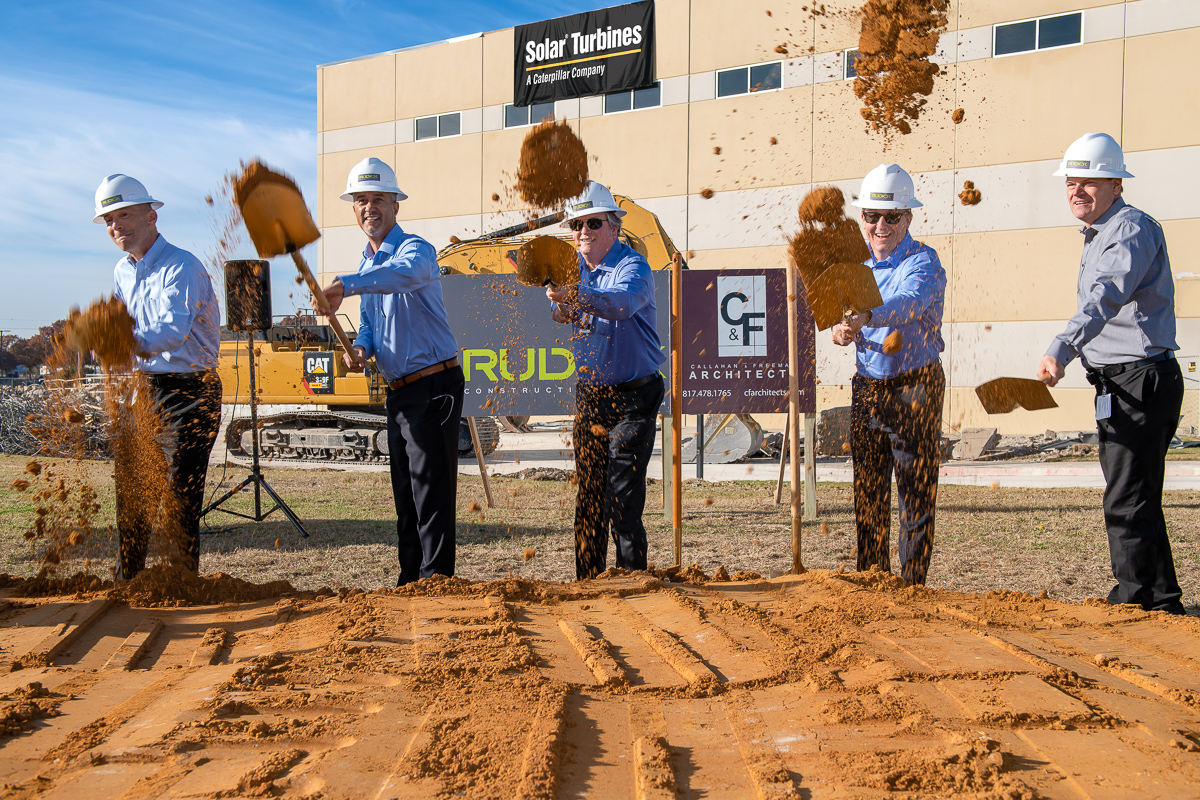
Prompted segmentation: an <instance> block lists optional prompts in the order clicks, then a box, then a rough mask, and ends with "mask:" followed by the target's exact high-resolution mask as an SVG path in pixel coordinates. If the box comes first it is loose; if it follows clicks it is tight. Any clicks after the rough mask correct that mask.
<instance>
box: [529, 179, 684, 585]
mask: <svg viewBox="0 0 1200 800" xmlns="http://www.w3.org/2000/svg"><path fill="white" fill-rule="evenodd" d="M623 216H625V212H624V211H623V210H622V209H621V208H619V207H618V206H617V204H616V201H615V200H614V199H613V196H612V193H611V192H609V190H608V189H607V188H606V187H605V186H603V185H602V184H599V183H596V182H595V181H590V182H589V183H588V186H587V189H586V190H584V192H583V194H582V195H580V196H579V197H576V198H574V199H572V200H570V201H569V202H568V203H567V207H566V223H565V224H566V225H567V226H568V227H569V228H570V229H571V230H572V232H573V235H574V239H575V248H576V249H577V250H578V251H579V284H578V285H577V286H567V287H557V286H553V285H551V286H549V287H548V288H547V289H546V297H548V298H549V299H550V301H551V303H553V305H552V306H551V316H552V317H553V319H554V321H555V322H561V323H567V324H571V325H573V326H574V328H575V334H574V335H573V336H572V337H571V342H572V344H573V345H574V350H575V365H576V367H577V368H578V370H579V379H578V383H577V384H576V387H575V403H576V414H575V426H574V430H573V432H572V441H573V442H574V447H575V470H576V475H577V477H578V480H579V492H578V494H577V495H576V498H575V575H576V577H577V578H578V579H579V580H585V579H587V578H594V577H596V576H597V575H599V574H600V573H601V572H603V571H604V570H605V568H606V564H607V560H608V538H609V536H610V535H611V536H612V538H613V541H614V543H615V546H616V565H617V566H618V567H621V568H622V569H630V570H636V569H645V568H646V550H647V542H646V527H645V525H643V524H642V511H643V510H644V509H645V506H646V467H647V466H648V465H649V463H650V455H651V453H652V451H653V450H654V436H655V421H656V419H657V417H658V411H659V406H661V405H662V401H663V396H664V394H665V392H666V387H665V386H664V384H663V379H662V376H661V375H660V374H659V371H658V368H659V365H660V364H661V363H662V362H663V361H664V360H665V356H664V355H663V353H662V350H661V348H660V342H659V339H658V328H657V325H658V312H657V309H656V308H655V303H654V275H653V273H651V271H650V265H649V264H648V263H646V259H645V258H643V257H642V256H641V255H639V254H638V252H637V251H636V250H634V249H633V248H632V247H630V246H629V245H627V244H625V243H624V242H621V241H620V239H619V236H620V234H621V217H623Z"/></svg>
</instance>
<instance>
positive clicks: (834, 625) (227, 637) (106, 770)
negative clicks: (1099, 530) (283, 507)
mask: <svg viewBox="0 0 1200 800" xmlns="http://www.w3.org/2000/svg"><path fill="white" fill-rule="evenodd" d="M158 569H160V570H161V569H162V568H158ZM614 572H615V571H614ZM688 573H689V575H690V576H691V577H692V579H693V580H694V581H697V582H695V583H671V582H669V581H668V580H660V579H658V578H656V577H654V576H653V575H650V574H648V573H635V574H632V575H615V574H614V575H607V576H604V577H602V578H600V579H597V580H594V581H589V582H585V583H578V584H546V583H533V582H527V581H521V580H517V579H512V580H508V581H501V582H495V583H468V582H463V581H460V580H457V579H430V580H423V581H420V582H419V583H418V584H414V585H412V586H409V587H406V588H405V589H403V590H396V591H389V590H379V591H376V592H373V593H371V594H363V593H361V592H360V591H357V590H351V591H346V590H343V591H342V592H340V593H338V594H334V593H332V592H327V591H326V592H319V593H317V594H315V595H314V594H312V593H298V594H297V593H292V592H290V587H288V586H287V585H286V584H279V585H274V586H264V587H259V588H257V589H255V588H254V587H252V586H250V585H249V584H245V583H244V582H240V581H234V580H233V579H231V578H229V577H228V576H211V577H209V578H206V579H204V580H203V581H199V582H196V583H207V584H209V585H208V587H207V588H205V587H198V586H195V585H193V586H190V587H189V588H188V591H187V592H186V596H187V597H190V598H192V599H193V600H195V599H197V598H198V599H200V600H201V601H203V602H210V603H211V602H216V601H225V602H221V603H220V604H219V605H205V606H192V605H186V598H184V599H180V598H179V597H175V596H172V595H170V594H169V593H168V594H164V593H163V592H162V591H161V588H162V587H166V586H168V585H176V586H181V585H183V584H184V583H186V582H179V581H175V582H171V581H158V582H156V581H154V580H147V581H143V582H142V583H143V585H141V586H140V587H139V588H138V590H137V591H129V590H125V591H123V592H122V593H121V597H122V598H124V599H118V598H117V597H116V596H115V595H113V593H112V592H111V591H109V594H105V593H103V592H101V593H97V594H87V595H75V596H71V597H46V598H41V599H36V600H34V599H29V598H21V599H18V598H17V597H15V596H14V590H16V589H19V588H20V587H16V586H14V587H10V589H8V590H6V591H4V592H0V594H3V595H5V596H7V597H8V600H7V601H4V602H5V603H6V607H5V608H4V610H3V611H2V612H0V626H2V627H0V650H2V653H3V664H4V667H3V669H2V673H3V675H2V679H0V695H2V696H3V709H4V711H3V714H2V715H0V746H2V747H3V757H2V758H0V771H2V772H3V775H2V776H0V781H3V782H4V783H3V793H2V794H3V796H4V797H11V798H24V797H34V796H37V797H47V798H50V797H80V796H85V795H86V797H88V798H89V800H103V798H159V797H214V798H215V797H264V796H281V797H295V798H318V797H320V798H410V797H447V798H449V797H466V798H492V797H495V798H512V797H528V798H552V797H604V798H675V797H729V798H747V797H759V798H768V797H770V798H776V797H778V798H785V797H805V798H826V797H828V798H867V797H889V798H909V797H972V798H1036V797H1063V798H1101V797H1105V798H1109V797H1111V798H1131V797H1139V798H1149V797H1162V798H1183V797H1195V796H1197V789H1196V787H1197V786H1200V752H1198V751H1200V691H1197V687H1200V636H1198V634H1200V624H1198V622H1200V621H1197V620H1195V619H1191V618H1169V617H1166V616H1164V615H1162V614H1158V613H1153V614H1147V613H1144V612H1141V611H1138V610H1130V609H1128V608H1125V607H1111V606H1105V605H1100V604H1084V605H1070V604H1066V603H1059V602H1055V601H1052V600H1048V599H1041V598H1037V597H1031V596H1029V595H1022V594H1013V593H1008V592H993V593H990V594H988V595H961V594H953V593H948V592H937V591H930V590H926V589H923V588H909V587H907V586H905V585H904V584H902V583H901V582H900V581H899V580H897V579H895V578H893V577H892V576H890V575H886V574H884V573H878V572H874V573H853V574H837V573H830V572H825V571H814V572H810V573H808V574H806V575H803V576H800V577H783V578H776V579H773V580H770V581H765V580H752V581H746V582H727V581H715V580H714V581H705V578H704V576H703V574H702V573H700V572H699V570H690V571H688ZM156 586H157V587H159V589H158V590H156V588H155V587H156ZM235 598H236V599H240V600H242V602H233V601H234V600H235ZM130 602H132V603H140V604H141V605H129V604H128V603H130ZM180 603H185V604H183V605H180ZM152 606H153V607H152Z"/></svg>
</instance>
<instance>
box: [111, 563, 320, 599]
mask: <svg viewBox="0 0 1200 800" xmlns="http://www.w3.org/2000/svg"><path fill="white" fill-rule="evenodd" d="M295 591H296V590H295V589H294V588H293V587H292V585H291V584H290V583H288V582H287V581H271V582H269V583H262V584H258V583H250V582H249V581H244V580H242V579H241V578H234V577H233V576H231V575H226V574H225V573H224V572H215V573H213V574H212V575H203V576H201V575H198V574H196V573H195V572H192V571H190V570H187V569H184V568H183V567H177V566H172V565H168V564H155V565H154V566H153V567H150V568H149V569H146V570H143V571H141V572H139V573H138V574H137V575H136V576H134V578H133V579H132V580H129V581H124V582H122V583H121V584H119V585H118V586H117V587H116V588H114V589H112V590H111V591H110V592H109V593H108V596H109V597H112V598H113V599H116V600H123V601H125V602H127V603H129V604H130V605H134V606H143V607H170V606H190V605H201V606H207V605H214V604H216V603H246V602H250V601H253V600H266V599H267V598H271V597H279V596H280V595H285V594H292V593H294V592H295Z"/></svg>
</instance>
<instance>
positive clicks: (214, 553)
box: [0, 456, 1200, 604]
mask: <svg viewBox="0 0 1200 800" xmlns="http://www.w3.org/2000/svg"><path fill="white" fill-rule="evenodd" d="M24 463H25V459H20V458H15V457H10V456H0V486H3V487H7V486H8V485H9V484H10V483H11V482H12V481H13V480H14V479H15V478H17V477H19V476H20V473H21V472H22V470H23V467H24ZM85 470H86V474H88V475H89V476H90V479H91V480H92V481H93V482H94V484H95V485H96V486H97V488H98V489H99V493H100V499H101V503H102V504H103V507H104V508H103V511H102V513H101V515H100V517H101V523H102V524H111V523H112V522H113V520H114V516H115V515H114V509H113V491H112V479H111V472H112V468H111V465H110V464H107V463H102V462H101V463H91V464H88V465H86V467H85ZM245 474H246V470H245V469H244V468H240V467H230V469H229V470H228V474H227V476H226V477H227V484H226V485H227V486H228V485H231V484H232V483H236V482H237V481H240V480H241V479H242V478H243V477H244V476H245ZM220 476H221V470H220V469H212V470H210V471H209V477H210V481H209V495H210V496H211V494H212V492H213V491H214V490H215V489H216V487H217V484H216V481H217V479H219V478H220ZM267 477H268V480H269V481H270V483H271V485H272V486H273V487H274V488H275V489H276V490H277V491H278V492H279V493H280V494H281V495H282V496H283V497H284V499H285V500H287V501H288V503H289V504H290V505H291V506H292V508H293V509H295V511H296V513H297V514H298V515H299V516H300V517H301V519H303V520H304V523H305V526H306V527H307V528H308V530H309V532H310V533H311V534H312V535H311V537H310V538H308V539H301V538H299V537H298V535H297V534H296V533H295V531H294V530H293V528H292V527H291V525H290V524H288V522H287V521H286V520H285V519H284V518H283V517H282V516H281V515H280V514H279V512H276V513H275V514H273V515H272V516H271V517H270V518H269V519H268V520H266V521H264V522H261V523H253V522H248V521H243V520H240V519H238V518H237V517H232V516H228V515H224V514H220V513H213V514H211V515H210V516H209V517H207V518H206V520H205V522H206V523H207V526H206V527H207V530H206V532H207V533H208V534H211V535H205V536H204V537H203V540H202V542H201V549H202V552H203V555H202V558H201V571H202V572H206V573H207V572H217V571H220V572H228V573H230V574H233V575H236V576H238V577H242V578H246V579H248V580H253V581H260V582H261V581H266V580H272V579H279V578H282V579H286V580H289V581H291V582H292V583H293V584H294V585H296V586H297V587H299V588H310V589H315V588H319V587H321V586H330V587H334V588H337V587H340V586H360V587H362V588H364V589H371V588H374V587H377V586H382V585H394V584H395V580H396V574H397V567H396V553H395V536H396V534H395V514H394V510H393V506H392V497H391V487H390V484H389V481H388V476H387V474H386V473H382V472H371V473H349V472H339V471H333V470H287V469H269V470H267ZM685 484H686V485H685V487H684V494H683V508H684V527H683V548H684V549H683V557H684V562H685V563H697V564H699V565H700V566H701V567H702V568H703V569H704V570H705V571H706V572H710V573H711V571H712V570H713V569H715V568H716V566H717V565H719V564H724V565H725V566H726V567H727V568H728V569H729V571H730V572H733V571H735V570H738V569H750V570H755V571H757V572H760V573H762V574H764V575H768V574H770V573H772V572H775V573H781V572H784V571H787V570H789V569H790V566H791V528H790V522H789V514H788V509H787V506H786V504H784V505H779V506H777V505H775V504H774V502H773V496H772V495H773V492H774V484H773V482H771V481H738V482H733V483H706V482H702V481H696V480H689V481H686V482H685ZM492 494H493V497H494V499H495V504H496V507H495V508H491V509H489V508H487V507H486V504H485V501H484V495H483V488H482V484H481V482H480V480H479V478H472V477H466V476H464V477H461V478H460V483H459V493H458V497H459V500H458V560H457V563H458V574H459V575H460V576H462V577H464V578H471V579H491V578H496V577H501V576H505V575H508V574H510V573H511V574H513V575H519V576H522V577H526V578H536V579H541V580H554V581H562V580H570V579H572V578H573V577H574V570H575V562H574V542H573V535H572V532H571V531H572V518H573V512H574V490H573V488H572V487H571V486H569V485H567V484H565V483H561V482H548V481H526V480H516V479H509V478H493V480H492ZM1100 496H1101V495H1100V491H1099V490H1096V489H1013V488H1001V489H990V488H987V487H974V486H942V487H941V488H940V490H939V496H938V520H937V539H936V544H935V547H934V555H933V564H932V566H931V567H930V571H929V585H930V586H933V587H939V588H947V589H956V590H962V591H988V590H991V589H996V588H1007V589H1014V590H1019V591H1026V592H1032V593H1037V592H1040V591H1041V590H1042V589H1046V590H1047V591H1049V593H1050V594H1051V595H1052V596H1053V597H1056V598H1063V599H1069V600H1082V599H1085V598H1088V597H1100V596H1104V595H1106V594H1107V592H1108V589H1109V587H1110V586H1111V583H1112V579H1111V575H1110V572H1109V564H1108V546H1107V540H1106V538H1105V534H1104V524H1103V516H1102V513H1101V509H1100ZM818 499H819V502H820V515H819V519H818V520H817V521H816V522H814V523H806V525H805V530H804V539H803V544H804V564H805V566H807V567H810V568H814V567H815V568H837V567H838V566H840V565H845V566H846V567H847V568H853V565H854V547H855V541H854V514H853V502H852V496H851V491H850V487H849V486H848V485H845V484H820V485H819V486H818ZM785 503H786V500H785ZM893 503H894V501H893ZM232 507H233V508H239V509H241V510H243V511H249V510H250V508H251V498H250V497H248V496H246V497H241V498H238V500H237V504H236V505H234V506H232ZM473 507H478V508H479V509H480V510H478V511H470V510H469V509H470V508H473ZM1165 507H1166V512H1167V524H1168V528H1169V530H1170V534H1171V541H1172V547H1173V549H1174V555H1175V564H1176V568H1177V570H1178V572H1179V579H1180V584H1181V585H1182V586H1183V589H1184V600H1185V602H1186V603H1188V604H1194V603H1196V601H1197V600H1198V599H1200V566H1198V565H1200V492H1194V491H1177V492H1168V493H1167V495H1166V498H1165ZM33 515H34V508H33V505H32V502H31V498H30V497H29V495H28V494H22V493H18V492H15V491H12V490H9V489H7V488H5V489H0V571H2V572H8V573H10V574H14V575H21V576H28V575H32V574H33V573H34V572H36V569H37V553H36V551H35V549H34V547H32V546H31V545H30V544H29V543H28V542H26V541H25V539H24V533H25V531H26V530H28V529H29V527H30V525H31V524H32V520H33ZM645 522H646V527H647V530H648V531H649V537H650V560H651V561H652V562H654V563H656V564H658V565H660V566H662V565H667V564H670V563H672V562H673V556H672V546H671V526H670V525H669V524H668V523H667V521H666V518H665V517H664V515H663V511H662V485H661V484H655V485H653V486H651V487H650V489H649V499H648V501H647V513H646V516H645ZM892 525H893V531H895V529H896V521H895V519H894V518H893V523H892ZM822 531H824V532H822ZM98 538H99V540H100V541H99V545H98V548H97V549H96V550H95V551H93V553H92V560H91V562H90V565H88V564H85V562H84V560H83V559H82V558H80V559H77V560H75V561H72V562H65V563H64V565H63V567H62V568H60V570H61V569H65V570H67V571H70V572H74V571H76V570H80V569H91V570H92V571H95V572H97V573H98V574H101V575H104V576H106V577H107V576H108V575H109V574H110V572H109V568H110V566H111V564H112V552H113V547H112V542H111V540H110V539H109V538H108V537H107V535H106V534H104V533H103V532H101V534H100V536H99V537H98ZM894 540H895V533H893V541H894ZM276 542H278V546H276ZM525 548H533V552H534V554H535V555H534V557H533V558H532V559H531V560H528V561H526V560H525V557H524V551H525ZM610 564H611V561H610ZM896 568H897V565H896V564H895V562H893V569H896Z"/></svg>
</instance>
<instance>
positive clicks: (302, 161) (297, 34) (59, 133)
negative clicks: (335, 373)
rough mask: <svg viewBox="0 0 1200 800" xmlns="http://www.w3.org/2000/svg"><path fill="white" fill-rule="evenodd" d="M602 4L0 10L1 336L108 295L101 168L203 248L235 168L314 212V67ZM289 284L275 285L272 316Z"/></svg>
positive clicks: (311, 1)
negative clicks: (284, 188)
mask: <svg viewBox="0 0 1200 800" xmlns="http://www.w3.org/2000/svg"><path fill="white" fill-rule="evenodd" d="M606 5H611V3H609V2H604V0H599V1H598V2H597V1H596V0H592V1H586V0H560V1H559V2H531V1H530V0H494V1H493V2H472V1H471V0H441V1H440V2H438V1H436V0H434V1H430V0H416V1H410V2H387V0H377V1H376V2H364V1H363V0H291V1H290V2H266V1H265V0H242V1H241V2H233V1H231V0H205V2H203V3H181V2H171V1H170V0H168V1H167V2H161V1H160V2H141V1H140V0H125V1H124V2H114V1H110V0H93V1H92V2H61V1H60V0H31V1H26V0H5V2H0V275H3V283H4V291H3V293H2V294H0V330H3V331H4V332H6V333H7V332H9V331H13V332H16V333H17V334H18V335H21V336H29V335H30V334H32V333H34V332H36V330H37V328H38V326H40V325H46V324H49V323H50V322H53V321H54V320H56V319H60V318H62V317H64V316H66V313H67V310H68V308H69V307H70V306H72V305H80V306H86V305H87V304H88V303H89V302H91V301H92V300H93V299H95V298H98V297H100V296H102V295H107V294H110V293H111V292H112V267H113V265H114V264H115V263H116V261H117V259H118V258H119V257H120V256H121V253H120V251H119V250H117V248H116V246H115V245H114V244H113V243H112V242H111V241H110V240H109V239H108V236H107V234H106V233H105V231H104V227H103V226H102V225H95V224H93V223H92V221H91V218H92V214H93V212H92V207H93V197H94V194H95V191H96V186H97V185H98V184H99V183H100V180H101V179H102V178H103V177H104V176H105V175H108V174H110V173H113V172H123V173H125V174H128V175H132V176H133V177H135V178H138V179H139V180H141V181H142V182H143V183H145V184H146V186H147V188H148V189H149V191H150V193H151V194H152V195H153V196H154V197H155V198H156V199H158V200H162V201H163V202H164V203H165V206H164V207H163V208H162V209H161V210H160V211H159V230H160V232H162V234H163V235H164V236H165V237H166V238H167V239H168V240H169V241H171V242H172V243H173V244H175V245H177V246H179V247H183V248H185V249H188V250H191V251H192V252H194V253H196V255H198V256H200V257H202V258H203V257H204V256H205V254H206V253H212V252H214V251H215V236H214V231H215V229H216V223H215V221H214V219H213V213H212V211H211V210H210V209H209V207H208V206H206V205H205V203H204V197H205V196H206V195H208V194H210V193H212V192H214V191H215V190H217V189H218V188H219V186H220V184H221V180H222V176H223V175H224V174H225V173H227V172H230V171H232V170H234V169H235V168H236V167H237V165H238V162H239V160H242V159H247V160H248V159H250V158H253V157H256V156H257V157H260V158H262V159H263V160H264V161H266V162H267V163H269V164H271V165H272V166H276V167H279V168H281V169H283V170H285V171H287V172H289V173H291V174H292V175H293V176H295V177H296V179H297V181H298V183H299V184H300V187H301V189H302V190H303V191H304V194H305V197H306V198H308V200H309V203H310V205H312V202H313V197H314V193H315V190H316V163H317V161H316V114H317V112H316V108H317V93H316V66H317V65H318V64H325V63H329V62H331V61H340V60H343V59H347V58H354V57H357V56H362V55H368V54H371V53H380V52H385V51H388V50H395V49H398V48H401V47H409V46H411V45H417V44H423V43H426V42H432V41H438V40H441V39H446V38H450V37H453V36H462V35H465V34H469V33H475V32H477V31H490V30H496V29H500V28H506V27H510V26H512V25H519V24H523V23H527V22H534V21H536V20H540V19H549V18H551V17H557V16H562V15H564V14H573V13H577V12H580V11H586V10H589V9H593V8H600V7H603V6H606ZM237 255H240V256H242V257H253V256H254V253H253V251H252V249H250V248H249V246H248V245H243V247H242V249H241V250H240V251H239V252H238V253H237ZM310 260H311V258H310ZM276 274H277V275H282V274H288V275H289V277H290V273H283V272H277V273H276ZM293 288H294V287H293V285H292V284H291V281H290V280H288V281H281V280H279V279H278V277H277V278H276V281H275V290H276V291H275V312H276V313H286V311H288V310H289V309H290V304H291V303H292V301H291V300H289V299H287V295H288V293H289V292H291V291H292V289H293ZM297 297H299V295H298V294H297Z"/></svg>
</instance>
